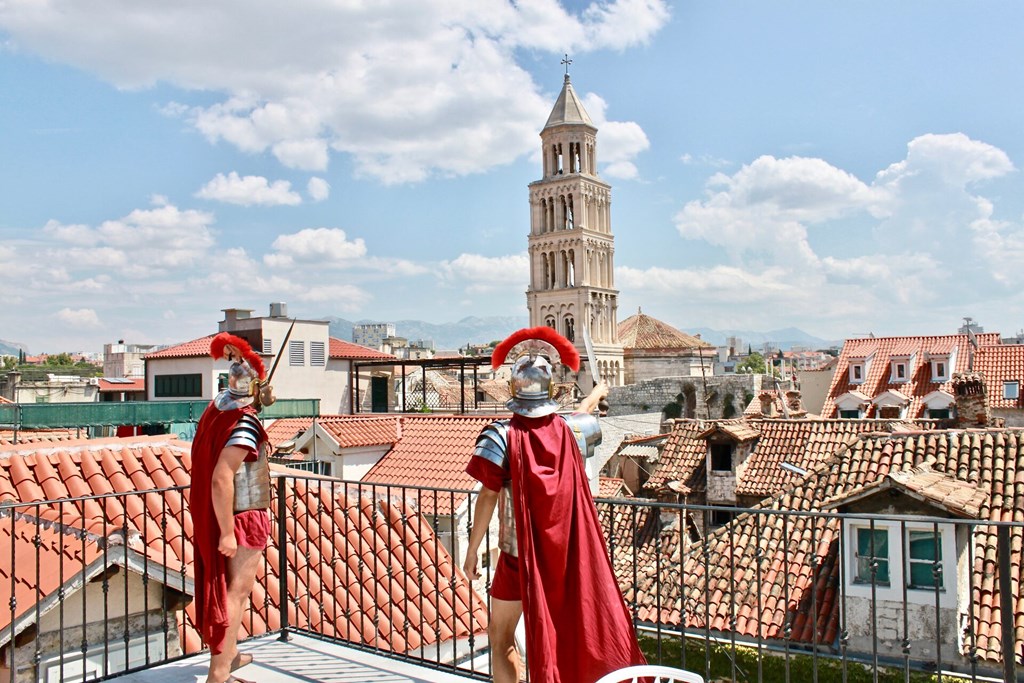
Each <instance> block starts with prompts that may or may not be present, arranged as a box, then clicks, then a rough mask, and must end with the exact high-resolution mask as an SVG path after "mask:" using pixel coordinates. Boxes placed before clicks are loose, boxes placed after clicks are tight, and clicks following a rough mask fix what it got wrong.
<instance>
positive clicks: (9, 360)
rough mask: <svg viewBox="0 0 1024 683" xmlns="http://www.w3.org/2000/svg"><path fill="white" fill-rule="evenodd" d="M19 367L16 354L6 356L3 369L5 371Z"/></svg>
mask: <svg viewBox="0 0 1024 683" xmlns="http://www.w3.org/2000/svg"><path fill="white" fill-rule="evenodd" d="M16 367H18V359H17V358H15V357H14V356H4V364H3V368H0V369H3V370H4V371H5V372H6V371H10V370H13V369H15V368H16Z"/></svg>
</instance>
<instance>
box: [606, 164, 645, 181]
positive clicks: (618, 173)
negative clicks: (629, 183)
mask: <svg viewBox="0 0 1024 683" xmlns="http://www.w3.org/2000/svg"><path fill="white" fill-rule="evenodd" d="M604 175H605V176H607V177H608V178H616V179H618V180H636V179H637V178H638V177H640V171H639V170H637V167H636V164H634V163H632V162H630V161H616V162H615V163H614V164H608V166H606V167H605V169H604Z"/></svg>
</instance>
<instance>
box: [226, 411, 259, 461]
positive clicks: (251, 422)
mask: <svg viewBox="0 0 1024 683" xmlns="http://www.w3.org/2000/svg"><path fill="white" fill-rule="evenodd" d="M261 432H262V429H260V421H259V418H258V417H256V416H255V415H250V414H249V413H244V414H243V415H242V417H240V418H239V419H238V422H237V423H236V424H235V428H234V429H232V430H231V436H229V437H228V442H227V443H226V444H224V445H225V446H241V447H242V448H246V449H248V450H250V451H252V452H253V453H258V452H259V449H260V448H259V446H260V439H261V438H262V437H261Z"/></svg>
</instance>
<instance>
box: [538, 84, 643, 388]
mask: <svg viewBox="0 0 1024 683" xmlns="http://www.w3.org/2000/svg"><path fill="white" fill-rule="evenodd" d="M540 140H541V152H542V154H541V158H542V159H543V177H542V178H541V179H540V180H536V181H534V182H532V183H530V185H529V188H530V239H529V252H530V287H529V289H527V291H526V305H527V308H528V309H529V311H530V325H531V326H539V325H546V326H547V327H552V328H554V329H555V330H557V331H558V332H560V333H561V334H563V335H564V336H565V337H566V338H567V339H569V341H571V342H573V344H575V346H576V348H577V349H578V350H579V352H580V358H581V359H582V361H583V367H582V371H581V373H580V382H579V385H580V387H581V388H582V389H583V391H585V392H586V391H589V390H590V386H591V381H590V380H591V379H592V378H593V377H594V376H597V377H598V378H600V379H603V380H605V381H606V382H607V383H608V384H609V385H610V386H618V385H621V384H622V376H623V374H622V373H623V368H622V345H621V344H619V338H618V329H617V328H618V316H617V311H618V294H619V293H618V290H616V289H615V273H614V263H613V256H614V254H615V238H614V237H613V236H612V226H611V195H612V192H611V185H609V184H608V183H606V182H604V181H603V180H601V179H600V178H599V177H598V175H597V128H596V127H595V126H594V123H593V122H592V121H591V120H590V116H588V115H587V112H586V110H585V109H584V108H583V104H582V103H581V102H580V99H579V97H578V96H577V95H576V91H575V90H573V87H572V83H571V82H570V80H569V74H568V71H567V72H566V74H565V83H564V85H563V86H562V92H561V94H559V96H558V100H557V101H556V102H555V107H554V109H552V110H551V115H550V116H549V117H548V121H547V123H546V124H545V125H544V129H543V130H541V132H540ZM584 326H586V327H587V328H588V329H589V330H590V336H591V339H592V340H593V342H594V351H595V356H596V357H597V365H598V368H597V370H596V372H595V371H594V369H593V368H591V367H590V363H589V362H588V360H587V353H586V348H585V346H584V341H583V327H584Z"/></svg>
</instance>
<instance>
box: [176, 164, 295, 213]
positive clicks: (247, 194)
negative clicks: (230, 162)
mask: <svg viewBox="0 0 1024 683" xmlns="http://www.w3.org/2000/svg"><path fill="white" fill-rule="evenodd" d="M196 196H197V197H199V198H200V199H212V200H215V201H219V202H226V203H228V204H238V205H240V206H281V205H284V206H295V205H297V204H301V203H302V197H301V196H300V195H299V193H298V192H293V191H292V184H291V183H290V182H288V181H287V180H275V181H274V182H270V181H268V180H267V179H266V178H264V177H263V176H257V175H247V176H239V175H238V173H236V172H235V171H231V172H230V173H228V174H227V175H224V174H223V173H218V174H217V175H215V176H214V177H213V179H212V180H210V182H208V183H206V185H204V186H203V187H202V188H200V190H199V191H198V192H196Z"/></svg>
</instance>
